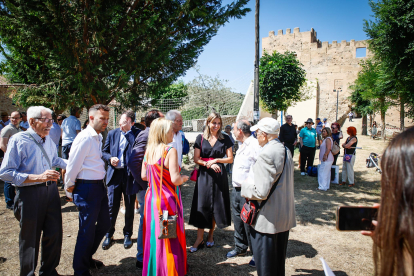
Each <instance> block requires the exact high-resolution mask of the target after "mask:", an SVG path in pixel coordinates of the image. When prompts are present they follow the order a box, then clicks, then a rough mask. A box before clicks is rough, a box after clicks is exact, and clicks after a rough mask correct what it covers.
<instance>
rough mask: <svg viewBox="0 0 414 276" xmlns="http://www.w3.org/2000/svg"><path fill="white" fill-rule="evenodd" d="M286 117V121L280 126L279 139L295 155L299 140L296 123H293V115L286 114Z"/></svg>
mask: <svg viewBox="0 0 414 276" xmlns="http://www.w3.org/2000/svg"><path fill="white" fill-rule="evenodd" d="M285 119H286V123H285V124H284V125H283V126H281V127H280V134H279V141H280V142H282V143H283V144H284V145H285V146H286V147H287V148H288V149H289V150H290V153H291V154H292V157H293V154H294V149H295V146H296V143H297V142H298V135H297V133H296V128H295V125H294V124H292V115H286V117H285Z"/></svg>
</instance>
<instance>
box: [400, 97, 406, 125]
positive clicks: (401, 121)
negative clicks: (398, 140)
mask: <svg viewBox="0 0 414 276" xmlns="http://www.w3.org/2000/svg"><path fill="white" fill-rule="evenodd" d="M404 107H405V102H404V99H403V98H402V97H400V130H401V132H403V131H404V118H405V110H404Z"/></svg>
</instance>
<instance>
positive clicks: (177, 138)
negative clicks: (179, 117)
mask: <svg viewBox="0 0 414 276" xmlns="http://www.w3.org/2000/svg"><path fill="white" fill-rule="evenodd" d="M168 146H171V147H173V148H175V149H176V150H177V155H178V166H179V167H180V168H181V163H182V162H183V138H182V137H181V132H180V131H178V132H177V133H175V134H174V139H173V141H172V142H171V143H169V144H168Z"/></svg>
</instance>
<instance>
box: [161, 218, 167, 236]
mask: <svg viewBox="0 0 414 276" xmlns="http://www.w3.org/2000/svg"><path fill="white" fill-rule="evenodd" d="M162 226H163V227H164V228H163V229H162V234H163V235H164V236H168V220H163V221H162Z"/></svg>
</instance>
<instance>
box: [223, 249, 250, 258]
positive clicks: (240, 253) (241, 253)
mask: <svg viewBox="0 0 414 276" xmlns="http://www.w3.org/2000/svg"><path fill="white" fill-rule="evenodd" d="M244 255H246V251H238V250H236V249H233V250H232V251H230V252H229V253H227V255H226V257H227V259H231V258H234V257H237V256H244Z"/></svg>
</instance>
